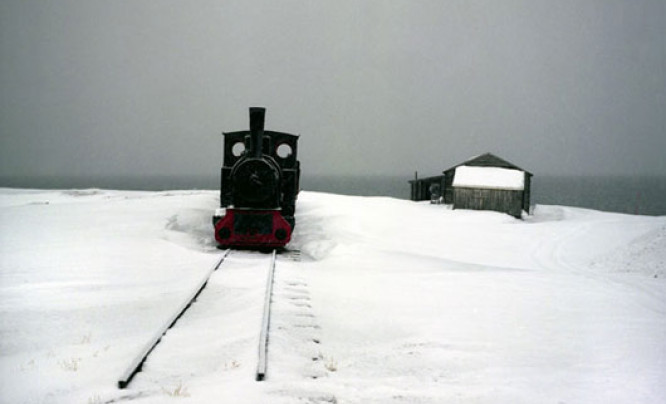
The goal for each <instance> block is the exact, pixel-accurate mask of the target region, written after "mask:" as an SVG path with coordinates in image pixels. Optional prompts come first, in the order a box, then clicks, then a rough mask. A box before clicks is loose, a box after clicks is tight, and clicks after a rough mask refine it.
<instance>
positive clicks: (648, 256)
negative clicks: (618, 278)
mask: <svg viewBox="0 0 666 404" xmlns="http://www.w3.org/2000/svg"><path fill="white" fill-rule="evenodd" d="M591 267H592V268H595V269H600V270H604V271H609V272H620V273H622V272H624V273H631V274H640V275H645V276H651V277H653V278H663V277H664V276H666V226H662V227H660V228H658V229H656V230H653V231H651V232H649V233H647V234H645V235H643V236H641V237H638V238H637V239H635V240H633V241H632V242H630V243H629V244H628V245H626V246H624V247H622V248H619V249H618V250H616V251H614V252H613V253H611V254H608V255H606V256H604V257H602V258H600V259H597V260H595V261H593V262H592V263H591Z"/></svg>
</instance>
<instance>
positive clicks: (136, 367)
mask: <svg viewBox="0 0 666 404" xmlns="http://www.w3.org/2000/svg"><path fill="white" fill-rule="evenodd" d="M230 251H231V250H226V251H225V252H224V253H223V254H222V257H221V258H220V259H219V260H218V261H217V262H216V264H215V265H213V266H212V267H211V269H210V270H209V271H208V272H207V273H206V274H205V276H203V277H202V278H201V280H200V281H199V283H198V284H197V288H196V289H195V290H194V291H193V292H192V293H191V294H190V295H189V296H188V297H187V299H185V300H184V301H183V303H182V304H181V305H180V306H179V307H180V309H179V310H178V311H177V312H176V313H175V314H174V315H172V316H171V317H170V318H169V319H168V320H167V321H166V322H165V323H164V325H163V326H162V327H161V328H160V329H159V331H158V332H157V333H155V334H154V336H153V337H152V338H151V339H150V340H149V341H148V342H147V343H146V344H145V345H144V347H143V348H142V349H141V351H140V352H139V354H138V355H137V356H136V357H135V358H134V360H133V361H132V363H131V364H130V365H129V366H128V367H127V370H125V372H123V374H122V376H120V378H119V379H118V388H120V389H124V388H126V387H127V385H129V383H130V382H131V381H132V379H133V378H134V376H135V375H136V374H137V373H139V372H140V371H141V367H142V366H143V364H144V362H145V361H146V359H147V358H148V355H150V353H151V352H152V351H153V349H155V346H156V345H157V344H159V342H160V341H161V340H162V337H163V336H164V334H166V333H167V331H168V330H169V329H170V328H172V327H173V326H174V325H175V324H176V322H177V321H178V319H180V318H181V317H182V316H183V314H184V313H185V311H186V310H187V309H188V308H189V307H190V306H191V305H192V303H193V302H194V300H196V298H197V296H199V294H200V293H201V291H202V290H203V289H204V288H205V287H206V284H208V279H210V277H211V275H212V274H213V272H215V271H217V269H218V268H219V267H220V265H222V262H223V261H224V259H225V258H226V257H227V255H229V252H230Z"/></svg>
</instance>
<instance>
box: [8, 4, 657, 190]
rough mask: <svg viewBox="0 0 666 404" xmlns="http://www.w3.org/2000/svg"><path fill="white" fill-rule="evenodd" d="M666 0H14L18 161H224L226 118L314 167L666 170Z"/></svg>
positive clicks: (12, 125) (408, 171)
mask: <svg viewBox="0 0 666 404" xmlns="http://www.w3.org/2000/svg"><path fill="white" fill-rule="evenodd" d="M664 38H666V2H665V1H664V0H624V1H617V0H550V1H540V0H525V1H515V0H502V1H496V0H487V1H470V0H459V1H447V0H432V1H425V0H423V1H420V0H384V1H381V0H372V1H361V0H354V1H345V0H322V1H317V0H304V1H275V0H266V1H247V0H242V1H240V0H239V1H222V0H219V1H212V0H209V1H170V0H145V1H144V0H113V1H106V0H105V1H96V0H58V1H52V0H42V1H39V0H2V1H1V2H0V52H1V54H0V141H1V147H0V175H5V176H8V175H9V176H13V175H48V174H55V175H61V176H72V175H127V174H147V175H154V174H166V175H180V174H186V175H210V174H216V173H217V172H218V171H217V170H218V168H219V165H220V162H221V146H220V145H221V136H220V132H222V131H233V130H242V129H247V127H248V107H250V106H265V107H267V109H268V111H267V117H266V128H267V129H272V130H279V131H286V132H291V133H296V134H300V135H301V141H300V159H301V163H302V166H303V170H304V172H305V173H307V175H312V174H326V173H335V174H359V175H366V174H391V175H405V176H406V177H411V176H412V175H413V172H414V171H415V170H418V171H419V173H421V174H422V175H434V174H438V173H440V172H441V171H442V170H443V169H445V168H448V167H450V166H452V165H455V164H457V163H459V162H462V161H464V160H466V159H467V158H469V157H472V156H474V155H478V154H481V153H485V152H488V151H490V152H493V153H495V154H497V155H499V156H500V157H503V158H505V159H507V160H509V161H512V162H513V163H515V164H517V165H518V166H521V167H523V168H525V169H527V170H529V171H532V172H533V173H534V174H535V175H548V174H584V175H596V174H628V175H641V174H658V175H666V157H665V155H666V42H665V39H664Z"/></svg>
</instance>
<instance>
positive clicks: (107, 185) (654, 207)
mask: <svg viewBox="0 0 666 404" xmlns="http://www.w3.org/2000/svg"><path fill="white" fill-rule="evenodd" d="M410 179H411V177H375V176H366V177H336V176H308V175H305V174H304V175H303V176H302V178H301V189H304V190H307V191H320V192H330V193H336V194H343V195H362V196H390V197H394V198H401V199H409V195H410V188H409V183H408V181H409V180H410ZM0 187H10V188H41V189H71V188H102V189H123V190H147V191H163V190H176V189H179V190H188V189H219V178H218V177H217V176H191V177H188V176H178V177H174V176H145V177H24V178H20V177H0ZM532 204H545V205H566V206H578V207H583V208H590V209H597V210H603V211H609V212H620V213H630V214H641V215H666V177H610V176H609V177H574V176H559V177H558V176H538V175H535V176H534V177H533V178H532Z"/></svg>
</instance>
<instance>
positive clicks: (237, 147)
mask: <svg viewBox="0 0 666 404" xmlns="http://www.w3.org/2000/svg"><path fill="white" fill-rule="evenodd" d="M243 153H245V143H243V142H236V143H234V145H233V146H231V154H233V155H234V157H240V156H242V155H243Z"/></svg>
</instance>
